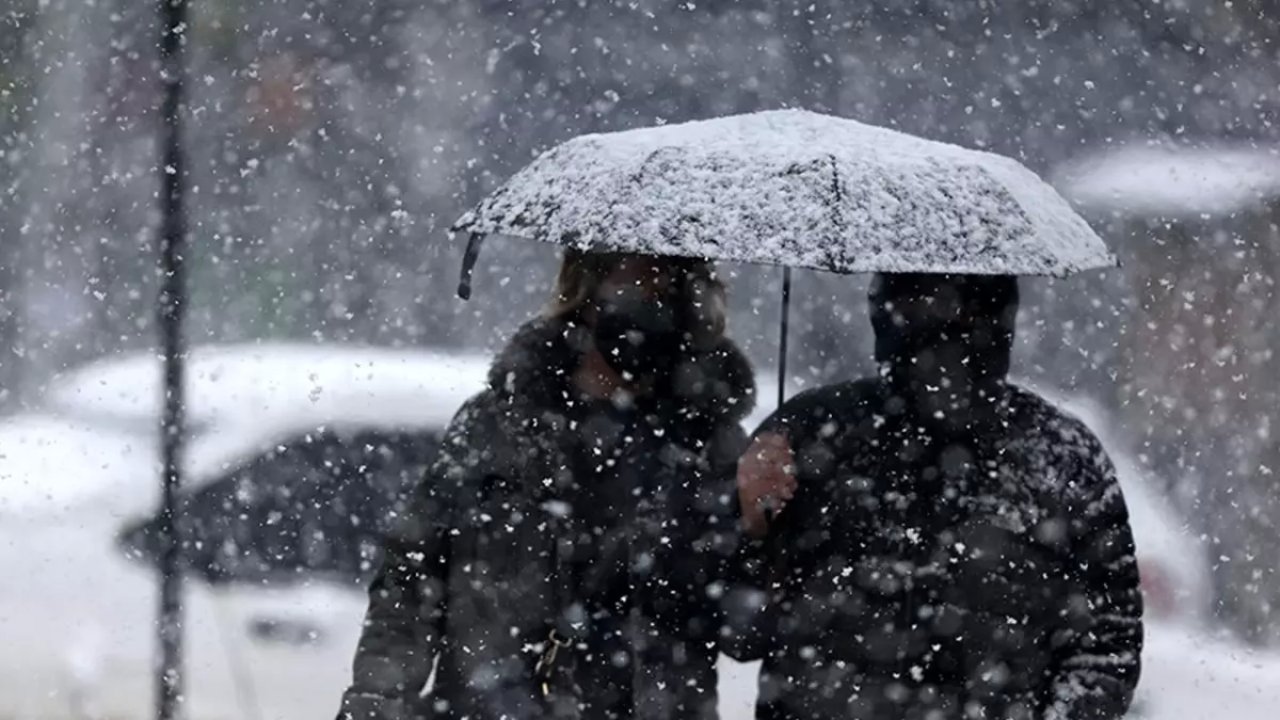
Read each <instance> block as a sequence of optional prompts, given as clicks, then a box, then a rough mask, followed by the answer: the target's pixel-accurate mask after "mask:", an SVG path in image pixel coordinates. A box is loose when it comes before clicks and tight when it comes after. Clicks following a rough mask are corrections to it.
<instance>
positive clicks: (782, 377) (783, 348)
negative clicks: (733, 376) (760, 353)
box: [778, 267, 791, 407]
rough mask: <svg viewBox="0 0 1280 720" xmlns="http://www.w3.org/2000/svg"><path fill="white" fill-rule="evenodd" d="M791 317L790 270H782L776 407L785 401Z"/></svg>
mask: <svg viewBox="0 0 1280 720" xmlns="http://www.w3.org/2000/svg"><path fill="white" fill-rule="evenodd" d="M790 315H791V268H789V267H787V268H783V269H782V328H781V330H780V335H779V337H778V407H782V401H783V400H786V399H787V323H788V322H789V320H790Z"/></svg>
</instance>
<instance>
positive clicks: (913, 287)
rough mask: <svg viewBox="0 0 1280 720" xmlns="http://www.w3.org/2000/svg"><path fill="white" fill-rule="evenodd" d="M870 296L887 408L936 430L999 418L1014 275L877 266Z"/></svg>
mask: <svg viewBox="0 0 1280 720" xmlns="http://www.w3.org/2000/svg"><path fill="white" fill-rule="evenodd" d="M870 301H871V324H872V327H873V328H874V329H875V333H876V360H877V361H878V362H879V363H880V366H881V373H882V375H883V377H884V379H885V382H886V384H887V386H888V388H889V391H890V392H891V394H892V398H891V400H890V410H891V411H893V412H896V413H899V414H900V415H901V416H902V417H904V418H906V419H908V420H910V421H911V422H913V423H915V424H917V425H919V426H920V427H921V428H923V429H925V430H927V431H929V432H935V433H942V434H958V433H963V432H965V431H969V430H972V429H974V428H975V426H985V425H990V424H992V423H995V422H998V421H999V412H1000V407H999V404H1000V401H1001V399H1002V398H1003V395H1004V382H1005V378H1006V376H1007V375H1008V373H1009V362H1010V356H1011V354H1012V351H1013V337H1014V320H1015V317H1016V315H1017V309H1018V285H1017V280H1016V279H1015V278H1013V277H1008V276H977V275H924V274H906V275H894V274H882V275H877V276H876V278H875V280H874V281H873V282H872V287H871V296H870Z"/></svg>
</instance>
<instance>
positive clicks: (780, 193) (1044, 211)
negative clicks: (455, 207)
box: [453, 110, 1115, 275]
mask: <svg viewBox="0 0 1280 720" xmlns="http://www.w3.org/2000/svg"><path fill="white" fill-rule="evenodd" d="M453 229H454V230H455V231H459V232H467V233H470V234H471V236H472V237H473V238H478V237H483V236H485V235H495V234H496V235H509V236H514V237H521V238H528V239H532V240H540V241H544V242H551V243H556V244H560V245H564V246H568V247H574V248H578V249H582V250H596V251H615V252H631V253H642V254H648V255H668V256H684V257H699V258H710V259H716V260H727V261H734V262H749V263H766V264H774V265H783V266H786V267H799V268H810V269H817V270H831V271H836V272H930V273H977V274H1001V275H1066V274H1069V273H1072V272H1076V271H1079V270H1085V269H1090V268H1098V267H1106V266H1111V265H1114V264H1115V258H1114V256H1112V255H1111V253H1110V252H1108V250H1107V248H1106V246H1105V245H1104V244H1103V242H1102V240H1101V239H1100V238H1099V237H1098V236H1097V234H1096V233H1094V231H1093V230H1092V229H1091V228H1090V227H1089V225H1088V224H1087V223H1086V222H1085V221H1084V220H1083V219H1082V218H1081V217H1080V216H1078V215H1077V214H1076V213H1075V212H1074V211H1073V210H1072V209H1071V207H1070V206H1069V205H1068V204H1067V202H1066V201H1065V200H1064V199H1063V198H1062V197H1061V196H1059V195H1058V193H1057V192H1055V191H1054V190H1053V188H1051V187H1050V186H1049V185H1048V184H1047V183H1045V182H1044V181H1043V180H1041V179H1040V178H1039V177H1038V176H1037V175H1036V174H1035V173H1033V172H1032V171H1030V170H1028V169H1027V168H1026V167H1024V166H1023V165H1022V164H1020V163H1018V162H1017V161H1015V160H1012V159H1010V158H1007V157H1004V156H1001V155H995V154H992V153H987V152H980V151H977V150H969V149H965V148H961V147H958V146H955V145H949V144H945V143H939V142H934V141H931V140H925V139H923V138H919V137H915V136H912V135H908V134H905V133H901V132H897V131H894V130H889V129H886V128H882V127H876V126H873V125H866V124H864V123H860V122H856V121H853V120H845V119H842V118H836V117H830V116H826V115H821V114H818V113H813V112H807V111H803V110H777V111H769V112H760V113H753V114H748V115H734V116H729V117H723V118H717V119H714V120H706V121H699V122H690V123H683V124H678V125H664V126H659V127H652V128H643V129H639V130H629V131H625V132H617V133H608V134H597V135H584V136H581V137H578V138H574V139H573V140H570V141H568V142H566V143H564V144H562V145H559V146H557V147H555V148H553V149H552V150H550V151H548V152H546V153H544V154H543V155H542V156H541V157H539V158H538V159H537V160H535V161H534V162H533V163H531V164H530V165H529V166H528V167H526V168H525V169H523V170H521V171H520V172H519V173H517V174H516V175H515V176H514V177H512V178H511V179H510V180H509V181H508V182H507V183H506V184H505V185H503V186H502V187H500V188H498V189H497V190H496V191H494V192H493V193H492V194H491V195H489V196H488V197H487V198H485V199H484V201H483V202H481V203H480V205H479V206H478V207H477V208H476V209H475V210H473V211H471V212H469V213H467V214H466V215H464V216H463V217H462V218H461V219H459V220H458V222H457V223H455V225H454V227H453ZM469 255H471V258H469V259H470V260H471V261H474V251H473V252H471V253H469Z"/></svg>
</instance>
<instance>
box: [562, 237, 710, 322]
mask: <svg viewBox="0 0 1280 720" xmlns="http://www.w3.org/2000/svg"><path fill="white" fill-rule="evenodd" d="M642 257H643V258H645V259H646V261H650V262H652V261H654V259H653V258H648V257H646V256H642V255H635V254H630V253H618V252H586V251H583V250H575V249H572V248H568V249H566V250H565V251H564V260H563V261H562V262H561V263H560V272H559V274H558V275H557V276H556V285H555V290H554V292H553V293H552V295H551V302H550V303H549V304H548V305H547V309H546V316H547V317H549V318H553V319H565V320H567V319H570V318H574V317H576V316H578V315H579V314H580V313H581V312H582V311H583V310H585V309H586V308H587V306H588V304H589V303H590V302H591V301H592V300H593V299H595V297H596V296H597V294H598V293H599V292H600V286H601V285H603V284H604V281H605V279H606V278H608V277H609V275H610V274H611V273H612V272H613V271H614V270H616V269H617V268H618V266H619V265H620V264H621V263H623V262H624V261H626V260H628V259H630V258H642ZM656 261H657V262H658V263H660V264H662V265H663V266H664V267H666V268H669V269H670V270H671V271H672V273H673V280H674V281H675V286H676V287H677V288H678V289H679V296H680V297H681V298H683V301H684V302H685V303H686V304H687V308H686V309H685V310H684V312H685V313H686V317H688V318H689V320H690V327H693V328H697V329H698V330H699V333H698V334H699V335H701V336H702V337H703V339H705V340H710V341H719V340H720V339H721V338H723V337H724V333H725V328H726V326H727V324H728V321H727V308H726V306H727V297H726V291H725V287H724V283H723V282H721V280H720V278H719V276H718V275H717V274H716V270H715V266H714V265H713V264H712V263H711V262H710V261H707V260H698V259H693V258H671V257H664V258H659V259H657V260H656Z"/></svg>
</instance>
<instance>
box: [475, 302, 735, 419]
mask: <svg viewBox="0 0 1280 720" xmlns="http://www.w3.org/2000/svg"><path fill="white" fill-rule="evenodd" d="M589 345H590V341H589V339H588V337H587V332H586V329H585V328H583V327H582V326H579V325H574V324H571V323H568V322H565V321H563V320H555V319H548V318H538V319H536V320H531V321H530V322H528V323H525V324H524V325H523V326H521V327H520V329H519V330H517V331H516V334H515V335H514V336H513V337H512V338H511V341H510V342H508V343H507V346H506V347H505V348H504V349H503V350H502V352H500V353H499V354H498V356H497V357H496V358H495V359H494V362H493V366H492V367H491V368H490V369H489V385H490V387H491V388H492V389H493V391H494V392H496V393H498V394H499V395H504V396H506V397H507V399H508V400H509V401H510V402H512V403H513V404H525V403H528V404H530V405H532V406H535V407H539V408H547V407H558V406H562V405H564V404H566V403H568V402H570V401H572V400H573V399H574V398H575V397H576V393H575V392H574V390H573V388H572V387H571V385H570V383H571V378H572V375H573V372H574V370H575V369H576V368H577V364H578V358H579V357H580V356H581V355H582V353H583V351H584V350H585V349H586V348H587V347H589ZM670 395H671V396H670V397H668V398H664V399H663V400H662V401H661V402H660V405H659V407H664V406H665V407H667V408H669V409H670V411H672V412H673V413H674V414H675V416H676V417H679V418H685V419H689V420H696V419H703V420H706V421H710V422H711V423H713V424H720V423H725V422H734V423H737V422H741V421H742V419H743V418H745V417H746V416H747V415H748V414H750V412H751V410H752V409H753V408H754V407H755V400H756V387H755V377H754V375H753V373H752V371H751V364H750V363H749V362H747V358H746V356H745V355H743V354H742V351H741V350H739V349H738V347H737V345H735V344H734V343H733V342H732V341H730V340H729V339H727V338H725V339H722V340H720V342H719V343H718V344H717V345H716V347H715V348H714V349H711V350H709V351H703V352H696V353H693V354H691V355H689V356H688V357H687V359H686V360H685V361H684V362H682V363H681V364H680V366H679V367H678V369H677V370H676V374H675V377H674V379H673V381H672V392H671V393H670Z"/></svg>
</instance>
